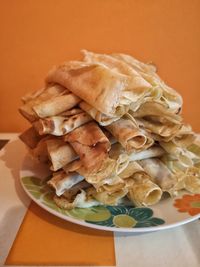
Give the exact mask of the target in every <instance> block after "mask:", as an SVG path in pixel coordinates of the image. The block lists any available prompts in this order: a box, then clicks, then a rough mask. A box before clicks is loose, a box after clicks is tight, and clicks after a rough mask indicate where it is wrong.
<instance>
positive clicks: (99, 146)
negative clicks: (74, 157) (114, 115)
mask: <svg viewBox="0 0 200 267" xmlns="http://www.w3.org/2000/svg"><path fill="white" fill-rule="evenodd" d="M64 140H65V141H67V142H69V143H70V144H71V146H72V147H73V148H74V150H75V151H76V153H77V154H78V155H79V157H80V159H81V162H82V164H83V166H84V167H85V168H86V169H88V170H89V169H93V170H98V169H99V168H100V167H101V165H102V162H103V161H104V160H105V159H106V158H107V157H108V151H109V150H110V147H111V145H110V142H109V140H108V138H107V137H106V136H105V134H104V133H103V132H102V130H101V129H100V128H99V126H98V125H97V124H96V123H95V122H89V123H86V124H84V125H82V126H80V127H79V128H76V129H75V130H73V131H72V132H70V133H68V134H67V135H66V136H65V137H64Z"/></svg>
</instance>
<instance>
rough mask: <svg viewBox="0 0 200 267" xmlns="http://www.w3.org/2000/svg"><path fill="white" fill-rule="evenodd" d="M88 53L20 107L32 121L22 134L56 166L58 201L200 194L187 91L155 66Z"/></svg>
mask: <svg viewBox="0 0 200 267" xmlns="http://www.w3.org/2000/svg"><path fill="white" fill-rule="evenodd" d="M83 55H84V57H83V60H82V61H69V62H64V63H63V64H61V65H60V66H58V67H54V68H53V69H52V70H51V71H50V73H49V74H48V76H47V78H46V83H45V86H44V88H42V89H41V90H38V91H35V92H33V93H31V94H28V95H26V96H24V97H23V98H22V101H23V105H22V106H21V107H20V109H19V111H20V113H21V114H22V115H23V116H24V117H25V118H26V119H27V120H28V121H29V122H30V123H31V124H32V125H31V128H29V129H28V130H27V131H25V132H24V133H22V134H21V136H20V138H21V140H22V141H23V142H24V143H25V144H26V145H27V146H28V147H29V151H30V152H31V154H32V156H33V157H34V158H37V159H38V160H39V161H41V162H45V163H46V164H47V165H48V166H49V168H50V170H51V172H52V176H51V178H50V179H49V180H48V181H47V183H48V185H49V186H50V187H51V188H53V189H54V190H55V196H54V200H55V202H56V204H57V205H58V206H59V207H62V208H65V209H71V208H74V207H90V206H94V205H119V204H123V203H129V204H130V203H132V204H133V205H136V206H141V205H145V206H148V205H153V204H155V203H157V202H159V201H160V200H161V198H162V195H163V192H167V193H168V194H169V196H173V195H176V194H177V193H178V192H179V191H180V190H182V189H184V190H188V191H189V192H192V193H200V138H199V136H198V135H197V134H195V133H194V132H193V131H192V129H191V127H190V126H189V125H188V124H185V123H184V122H183V120H182V117H181V115H180V114H181V109H182V98H181V96H180V95H179V94H178V93H177V92H176V91H175V90H173V89H172V88H170V87H169V86H167V85H166V84H165V83H164V82H163V81H162V80H161V78H160V77H159V76H158V74H157V73H156V68H155V66H154V65H152V64H144V63H142V62H140V61H138V60H136V59H135V58H133V57H131V56H129V55H124V54H112V55H104V54H95V53H92V52H88V51H83Z"/></svg>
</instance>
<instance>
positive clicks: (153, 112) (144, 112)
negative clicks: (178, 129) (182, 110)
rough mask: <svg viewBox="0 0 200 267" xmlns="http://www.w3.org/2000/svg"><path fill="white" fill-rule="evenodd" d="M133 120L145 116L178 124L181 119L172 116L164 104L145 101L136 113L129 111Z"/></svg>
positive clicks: (176, 115)
mask: <svg viewBox="0 0 200 267" xmlns="http://www.w3.org/2000/svg"><path fill="white" fill-rule="evenodd" d="M129 113H130V114H131V115H132V116H133V117H134V118H142V117H147V116H159V117H164V118H166V119H167V120H168V121H170V122H173V123H177V124H180V123H181V121H182V118H181V116H180V115H178V114H174V113H173V112H172V111H171V110H170V109H167V108H166V106H165V105H164V104H161V103H159V102H157V101H155V100H154V101H147V102H144V103H142V104H141V106H140V107H139V108H138V109H137V111H135V112H134V111H131V110H130V111H129Z"/></svg>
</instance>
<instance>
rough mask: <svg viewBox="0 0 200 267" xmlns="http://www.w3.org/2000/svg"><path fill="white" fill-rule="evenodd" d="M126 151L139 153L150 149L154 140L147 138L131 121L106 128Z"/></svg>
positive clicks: (114, 123) (119, 122)
mask: <svg viewBox="0 0 200 267" xmlns="http://www.w3.org/2000/svg"><path fill="white" fill-rule="evenodd" d="M106 129H107V130H108V131H110V132H111V133H112V135H113V136H114V137H115V138H116V140H117V141H118V142H119V143H120V144H121V145H122V146H123V147H124V148H125V149H126V151H128V152H131V151H138V150H143V149H145V148H148V147H150V146H151V145H152V144H153V139H151V138H149V137H147V136H146V135H145V134H144V133H142V131H140V129H139V128H138V127H137V125H135V124H134V123H133V122H132V121H131V120H130V119H128V118H125V117H122V118H121V119H119V120H117V121H115V122H113V123H111V124H110V125H108V126H106Z"/></svg>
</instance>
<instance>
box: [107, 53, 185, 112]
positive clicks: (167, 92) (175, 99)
mask: <svg viewBox="0 0 200 267" xmlns="http://www.w3.org/2000/svg"><path fill="white" fill-rule="evenodd" d="M112 56H113V57H115V58H117V59H119V60H122V61H124V62H126V63H127V64H129V65H130V66H131V67H132V68H133V69H135V70H136V71H138V72H139V73H140V75H141V76H142V77H143V78H144V79H145V80H146V81H148V82H149V83H150V84H151V85H152V87H153V88H159V89H161V90H162V97H160V101H161V102H163V103H165V104H166V105H167V107H168V108H169V109H170V110H171V111H173V113H175V114H178V113H180V111H181V108H182V104H183V100H182V97H181V95H179V94H178V93H177V92H176V91H175V90H174V89H172V88H171V87H169V86H167V85H166V84H165V83H164V82H163V81H162V80H161V78H160V77H159V76H158V75H157V74H156V68H155V66H153V65H151V64H144V63H142V62H140V61H139V60H136V59H135V58H133V57H132V56H129V55H125V54H114V55H112Z"/></svg>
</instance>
